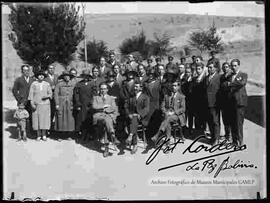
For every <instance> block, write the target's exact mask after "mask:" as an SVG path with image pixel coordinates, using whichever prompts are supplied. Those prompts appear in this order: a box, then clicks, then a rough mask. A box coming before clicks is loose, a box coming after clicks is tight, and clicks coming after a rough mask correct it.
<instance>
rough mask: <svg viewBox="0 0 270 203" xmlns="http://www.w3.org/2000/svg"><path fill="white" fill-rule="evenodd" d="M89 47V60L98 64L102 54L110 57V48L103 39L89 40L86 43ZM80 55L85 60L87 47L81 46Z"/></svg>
mask: <svg viewBox="0 0 270 203" xmlns="http://www.w3.org/2000/svg"><path fill="white" fill-rule="evenodd" d="M86 49H87V62H88V63H92V64H95V65H97V64H98V63H99V59H100V57H101V56H104V57H108V55H109V49H108V47H107V45H106V43H105V42H104V41H103V40H95V39H93V40H92V41H88V42H87V44H86ZM79 57H80V59H81V60H82V61H85V49H84V48H81V49H80V52H79Z"/></svg>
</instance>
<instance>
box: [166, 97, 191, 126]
mask: <svg viewBox="0 0 270 203" xmlns="http://www.w3.org/2000/svg"><path fill="white" fill-rule="evenodd" d="M172 97H173V96H169V95H165V97H164V100H163V102H162V104H161V111H162V112H163V113H164V114H165V113H166V112H167V111H169V110H173V111H174V113H175V114H176V115H177V117H178V119H179V123H180V125H181V126H185V125H186V118H185V111H186V103H185V96H184V95H183V94H181V93H179V92H177V93H176V95H175V98H172Z"/></svg>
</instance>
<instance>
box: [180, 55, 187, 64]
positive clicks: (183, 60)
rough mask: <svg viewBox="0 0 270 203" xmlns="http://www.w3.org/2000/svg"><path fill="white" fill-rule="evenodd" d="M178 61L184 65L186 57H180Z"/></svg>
mask: <svg viewBox="0 0 270 203" xmlns="http://www.w3.org/2000/svg"><path fill="white" fill-rule="evenodd" d="M180 63H181V64H184V65H186V57H181V58H180Z"/></svg>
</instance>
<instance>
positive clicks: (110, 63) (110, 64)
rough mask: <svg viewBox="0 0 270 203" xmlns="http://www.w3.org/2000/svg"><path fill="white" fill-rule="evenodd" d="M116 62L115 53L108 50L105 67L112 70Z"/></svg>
mask: <svg viewBox="0 0 270 203" xmlns="http://www.w3.org/2000/svg"><path fill="white" fill-rule="evenodd" d="M116 64H118V63H117V61H116V59H115V53H114V51H110V55H109V61H108V63H107V67H108V68H109V69H110V70H112V69H113V66H114V65H116ZM118 65H119V64H118Z"/></svg>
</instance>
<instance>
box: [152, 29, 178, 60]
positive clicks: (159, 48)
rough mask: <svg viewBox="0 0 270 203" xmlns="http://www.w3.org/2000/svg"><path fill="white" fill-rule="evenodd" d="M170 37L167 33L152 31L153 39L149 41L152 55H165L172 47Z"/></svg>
mask: <svg viewBox="0 0 270 203" xmlns="http://www.w3.org/2000/svg"><path fill="white" fill-rule="evenodd" d="M171 38H172V37H171V36H169V35H168V34H167V33H163V34H157V33H154V40H153V41H151V42H150V47H151V49H150V53H151V55H154V56H160V57H163V56H166V55H168V53H169V52H171V51H172V50H173V49H174V48H173V47H171V45H170V39H171Z"/></svg>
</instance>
